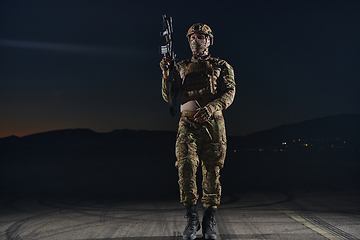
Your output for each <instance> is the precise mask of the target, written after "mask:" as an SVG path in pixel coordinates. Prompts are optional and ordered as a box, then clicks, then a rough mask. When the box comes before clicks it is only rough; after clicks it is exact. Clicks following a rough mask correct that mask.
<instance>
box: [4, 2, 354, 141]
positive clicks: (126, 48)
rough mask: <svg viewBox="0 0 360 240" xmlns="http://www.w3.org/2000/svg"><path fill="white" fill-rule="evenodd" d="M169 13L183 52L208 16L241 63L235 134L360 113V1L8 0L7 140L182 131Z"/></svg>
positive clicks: (220, 48)
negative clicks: (165, 77) (165, 64)
mask: <svg viewBox="0 0 360 240" xmlns="http://www.w3.org/2000/svg"><path fill="white" fill-rule="evenodd" d="M162 14H167V15H169V16H172V17H173V21H174V30H175V33H174V34H175V41H176V42H175V51H176V53H177V56H178V59H179V60H182V59H185V58H189V57H191V52H190V49H189V46H188V43H187V40H186V38H185V35H186V32H187V30H188V28H189V27H190V26H191V25H192V24H193V23H197V22H203V23H206V24H208V25H209V26H210V27H211V28H212V30H213V32H214V46H212V47H211V48H210V53H211V54H212V56H214V57H219V58H222V59H225V60H226V61H228V62H229V63H230V64H231V65H232V66H233V67H234V70H235V80H236V83H237V93H236V97H235V101H234V103H233V104H232V105H231V106H230V108H229V109H228V110H226V111H225V112H224V115H225V120H226V124H227V132H228V135H247V134H250V133H254V132H258V131H262V130H266V129H270V128H273V127H277V126H280V125H283V124H290V123H296V122H301V121H304V120H310V119H314V118H319V117H326V116H332V115H337V114H344V113H360V94H359V92H360V84H359V79H360V78H359V76H360V1H358V0H356V1H355V0H354V1H350V0H338V1H336V0H322V1H321V0H319V1H317V0H312V1H306V0H302V1H291V0H287V1H271V0H261V1H260V0H259V1H257V0H236V1H226V0H224V1H201V0H199V1H186V0H182V1H170V0H169V1H163V0H159V1H154V0H146V1H145V0H143V1H136V0H132V1H128V0H117V1H115V0H97V1H96V0H86V1H85V0H70V1H69V0H61V1H48V0H44V1H37V0H32V1H28V0H27V1H17V0H7V1H6V0H0V137H6V136H10V135H17V136H24V135H28V134H32V133H37V132H44V131H49V130H57V129H67V128H90V129H92V130H94V131H97V132H110V131H112V130H114V129H136V130H140V129H145V130H172V131H176V129H177V122H178V117H179V115H177V117H171V116H170V114H169V109H168V105H167V103H166V102H165V101H163V99H162V97H161V91H160V88H161V80H160V76H161V72H160V68H159V61H160V60H161V56H160V55H159V53H158V47H159V45H162V44H164V38H163V37H160V34H159V33H160V31H161V30H162V23H161V21H162V18H161V15H162Z"/></svg>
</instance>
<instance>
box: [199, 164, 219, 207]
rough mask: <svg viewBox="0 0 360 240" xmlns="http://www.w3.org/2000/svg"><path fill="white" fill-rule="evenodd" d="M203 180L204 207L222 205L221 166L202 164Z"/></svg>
mask: <svg viewBox="0 0 360 240" xmlns="http://www.w3.org/2000/svg"><path fill="white" fill-rule="evenodd" d="M202 173H203V181H202V190H203V197H202V202H203V205H204V207H210V206H217V205H220V199H221V183H220V167H219V166H214V165H208V166H206V165H204V164H203V165H202Z"/></svg>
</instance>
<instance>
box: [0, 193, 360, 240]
mask: <svg viewBox="0 0 360 240" xmlns="http://www.w3.org/2000/svg"><path fill="white" fill-rule="evenodd" d="M222 202H223V204H222V205H221V207H220V208H219V210H218V211H217V213H216V226H215V230H216V231H217V233H218V239H220V240H225V239H229V240H230V239H291V240H297V239H299V240H301V239H360V192H359V191H356V190H347V191H330V190H321V191H309V192H306V191H302V192H301V191H298V192H295V193H292V194H290V193H280V192H267V191H264V192H251V193H250V192H249V193H243V194H234V195H225V196H224V197H223V201H222ZM184 214H185V211H184V209H183V206H182V205H181V204H180V203H179V202H177V201H166V202H146V201H144V202H141V201H139V202H133V201H132V202H126V201H124V202H122V201H119V200H109V199H105V200H104V199H103V200H100V199H97V200H96V199H92V200H91V199H85V198H69V197H57V198H54V197H34V196H32V197H31V196H25V197H21V198H20V197H19V198H10V197H3V198H2V201H1V209H0V239H1V240H3V239H4V240H5V239H9V240H10V239H16V240H21V239H44V240H45V239H46V240H61V239H64V240H65V239H66V240H75V239H84V240H99V239H102V240H104V239H114V240H133V239H139V240H155V239H156V240H172V239H182V232H183V230H184V227H185V224H186V220H185V219H184ZM200 215H202V213H201V214H200ZM198 239H201V231H199V232H198Z"/></svg>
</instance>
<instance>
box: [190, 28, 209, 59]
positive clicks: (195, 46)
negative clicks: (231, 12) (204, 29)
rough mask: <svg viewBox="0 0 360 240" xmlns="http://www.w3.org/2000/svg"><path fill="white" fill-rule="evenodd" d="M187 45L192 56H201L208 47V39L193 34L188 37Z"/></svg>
mask: <svg viewBox="0 0 360 240" xmlns="http://www.w3.org/2000/svg"><path fill="white" fill-rule="evenodd" d="M189 43H190V48H191V51H192V52H193V54H194V55H203V54H204V52H205V51H206V50H207V48H208V47H209V46H210V38H209V37H206V36H205V35H204V34H200V33H194V34H192V35H190V39H189Z"/></svg>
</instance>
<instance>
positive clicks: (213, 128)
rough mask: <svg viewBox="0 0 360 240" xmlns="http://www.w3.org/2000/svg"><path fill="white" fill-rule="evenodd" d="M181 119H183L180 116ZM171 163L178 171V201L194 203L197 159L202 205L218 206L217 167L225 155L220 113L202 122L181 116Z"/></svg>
mask: <svg viewBox="0 0 360 240" xmlns="http://www.w3.org/2000/svg"><path fill="white" fill-rule="evenodd" d="M184 118H185V119H184ZM175 153H176V158H177V161H176V163H175V166H176V167H177V168H178V173H179V188H180V201H181V202H182V203H184V204H192V203H197V200H198V197H199V195H198V193H197V184H196V172H197V169H198V166H199V163H200V161H201V167H202V175H203V180H202V193H203V195H202V199H201V200H202V202H203V206H204V207H209V206H214V207H215V208H216V206H218V205H220V198H221V184H220V169H221V168H223V166H224V161H225V155H226V133H225V121H224V118H223V116H222V114H221V112H216V113H215V114H214V118H212V119H210V120H209V121H207V122H206V123H204V124H200V123H195V125H194V122H193V118H190V117H182V118H181V119H180V122H179V129H178V136H177V140H176V146H175Z"/></svg>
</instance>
